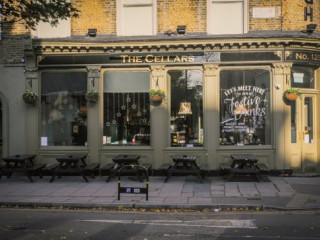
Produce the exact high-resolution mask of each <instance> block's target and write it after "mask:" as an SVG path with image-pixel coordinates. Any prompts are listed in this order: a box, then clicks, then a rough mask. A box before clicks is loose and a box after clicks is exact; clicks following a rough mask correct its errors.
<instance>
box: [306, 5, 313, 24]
mask: <svg viewBox="0 0 320 240" xmlns="http://www.w3.org/2000/svg"><path fill="white" fill-rule="evenodd" d="M304 2H305V3H306V6H305V7H304V20H305V21H308V18H310V19H309V21H311V22H312V21H313V8H312V6H313V0H304ZM309 5H311V6H309Z"/></svg>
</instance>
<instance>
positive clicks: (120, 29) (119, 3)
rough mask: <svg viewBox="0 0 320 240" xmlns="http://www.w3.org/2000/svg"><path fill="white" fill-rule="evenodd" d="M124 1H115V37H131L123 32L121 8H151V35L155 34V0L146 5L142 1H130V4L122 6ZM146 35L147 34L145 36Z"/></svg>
mask: <svg viewBox="0 0 320 240" xmlns="http://www.w3.org/2000/svg"><path fill="white" fill-rule="evenodd" d="M124 1H125V0H117V18H116V19H117V35H118V36H132V35H126V34H125V33H124V31H123V24H124V21H123V8H124V7H139V6H152V35H156V34H157V0H151V1H152V3H146V1H143V0H135V1H131V2H132V3H126V4H124ZM145 35H147V34H145Z"/></svg>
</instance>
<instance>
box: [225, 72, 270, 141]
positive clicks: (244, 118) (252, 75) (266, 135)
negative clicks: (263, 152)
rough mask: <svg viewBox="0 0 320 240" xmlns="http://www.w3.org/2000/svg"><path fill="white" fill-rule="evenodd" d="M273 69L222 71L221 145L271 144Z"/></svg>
mask: <svg viewBox="0 0 320 240" xmlns="http://www.w3.org/2000/svg"><path fill="white" fill-rule="evenodd" d="M270 119H271V114H270V73H269V71H268V70H264V69H254V70H253V69H252V70H223V71H221V73H220V145H237V146H244V145H270V144H271V123H270V122H271V121H270Z"/></svg>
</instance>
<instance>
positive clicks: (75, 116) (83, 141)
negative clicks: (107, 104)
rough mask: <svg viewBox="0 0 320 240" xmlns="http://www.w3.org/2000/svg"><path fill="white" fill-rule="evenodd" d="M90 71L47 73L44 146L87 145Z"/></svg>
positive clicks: (43, 89)
mask: <svg viewBox="0 0 320 240" xmlns="http://www.w3.org/2000/svg"><path fill="white" fill-rule="evenodd" d="M86 90H87V73H85V72H44V73H42V77H41V146H72V145H80V146H85V145H87V107H86V100H85V93H86Z"/></svg>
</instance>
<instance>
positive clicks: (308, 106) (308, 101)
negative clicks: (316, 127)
mask: <svg viewBox="0 0 320 240" xmlns="http://www.w3.org/2000/svg"><path fill="white" fill-rule="evenodd" d="M312 108H313V107H312V98H311V97H306V98H305V99H304V117H305V127H304V142H305V143H313V109H312Z"/></svg>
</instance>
